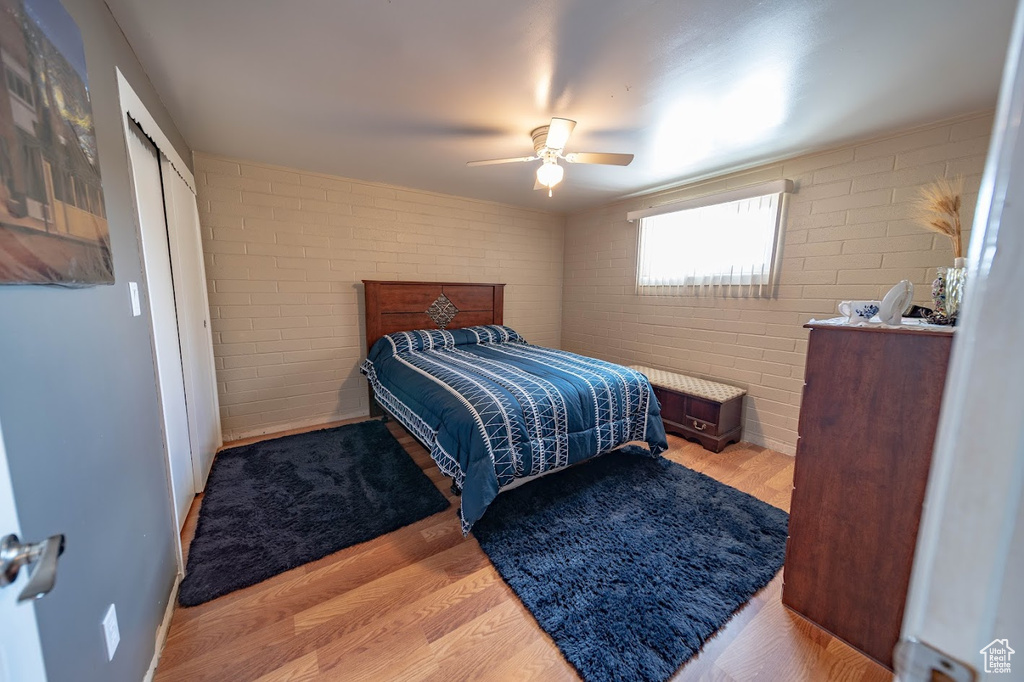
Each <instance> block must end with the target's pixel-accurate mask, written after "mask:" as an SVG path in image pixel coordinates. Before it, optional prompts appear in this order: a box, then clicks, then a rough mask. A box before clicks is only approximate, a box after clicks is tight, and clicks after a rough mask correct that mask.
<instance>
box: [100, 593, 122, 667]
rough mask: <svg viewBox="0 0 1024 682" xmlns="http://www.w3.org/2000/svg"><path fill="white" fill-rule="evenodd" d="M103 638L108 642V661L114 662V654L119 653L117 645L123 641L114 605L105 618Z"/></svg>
mask: <svg viewBox="0 0 1024 682" xmlns="http://www.w3.org/2000/svg"><path fill="white" fill-rule="evenodd" d="M103 638H104V639H105V640H106V642H107V660H108V661H112V660H114V652H115V651H117V645H118V643H119V642H120V641H121V633H120V631H119V630H118V629H117V611H116V610H115V609H114V605H113V604H111V605H110V608H109V609H107V613H106V615H104V616H103Z"/></svg>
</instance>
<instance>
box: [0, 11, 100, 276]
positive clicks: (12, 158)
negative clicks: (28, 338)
mask: <svg viewBox="0 0 1024 682" xmlns="http://www.w3.org/2000/svg"><path fill="white" fill-rule="evenodd" d="M0 67H2V70H3V73H2V77H0V284H60V285H65V286H88V285H92V284H112V283H113V282H114V268H113V261H112V258H111V253H110V231H109V228H108V226H107V217H106V209H105V206H104V201H103V186H102V183H101V181H100V168H99V157H98V155H97V151H96V133H95V130H94V128H93V120H92V104H91V103H90V100H89V80H88V75H87V73H86V69H85V49H84V46H83V44H82V34H81V32H80V31H79V30H78V26H77V25H76V24H75V21H74V19H72V18H71V15H69V14H68V13H67V11H66V10H65V9H64V7H63V5H61V3H60V0H0Z"/></svg>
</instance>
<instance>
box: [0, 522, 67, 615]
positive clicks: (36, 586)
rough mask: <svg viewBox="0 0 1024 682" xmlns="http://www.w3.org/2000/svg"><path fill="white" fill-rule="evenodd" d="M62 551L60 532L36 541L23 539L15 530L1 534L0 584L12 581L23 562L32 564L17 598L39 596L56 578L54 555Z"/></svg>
mask: <svg viewBox="0 0 1024 682" xmlns="http://www.w3.org/2000/svg"><path fill="white" fill-rule="evenodd" d="M63 553H64V536H63V535H53V536H51V537H48V538H47V539H45V540H43V541H42V542H36V543H31V542H26V543H22V542H20V541H19V540H18V536H17V535H14V534H11V535H8V536H6V537H4V539H3V540H0V587H5V586H7V585H10V584H11V583H13V582H14V581H15V580H16V579H17V577H18V573H19V572H20V571H21V567H22V566H27V565H29V564H35V567H34V568H33V569H32V572H31V573H29V576H28V583H27V584H26V585H25V589H23V590H22V591H21V594H19V595H18V601H27V600H29V599H39V598H40V597H42V596H43V595H44V594H46V593H47V592H49V591H50V590H52V589H53V586H54V584H55V583H56V582H57V558H58V557H60V555H61V554H63Z"/></svg>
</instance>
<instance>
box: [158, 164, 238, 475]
mask: <svg viewBox="0 0 1024 682" xmlns="http://www.w3.org/2000/svg"><path fill="white" fill-rule="evenodd" d="M160 168H161V170H162V171H163V185H164V205H165V206H166V208H167V224H168V226H170V227H172V229H170V230H169V231H168V234H169V235H170V245H171V274H172V275H173V278H174V300H175V304H176V306H177V312H178V338H180V339H181V359H182V363H183V366H184V368H185V401H186V404H187V406H188V427H189V432H190V434H191V443H192V472H193V478H194V482H195V489H196V492H199V491H201V490H202V489H203V488H205V487H206V477H207V475H209V473H210V466H211V465H212V464H213V456H214V455H215V454H216V453H217V448H219V447H220V446H221V445H222V443H223V441H222V438H221V431H220V414H219V413H220V407H219V405H218V401H217V381H216V371H215V369H214V364H213V337H212V335H211V331H210V302H209V298H208V297H207V293H206V268H205V267H204V266H203V243H202V239H201V236H200V232H199V210H198V208H197V206H196V197H195V195H194V194H193V193H192V190H191V189H189V186H188V184H186V183H185V181H184V180H183V179H182V178H181V176H180V175H178V173H177V171H175V169H174V166H173V165H171V162H170V161H168V160H167V157H166V156H164V155H163V154H161V155H160Z"/></svg>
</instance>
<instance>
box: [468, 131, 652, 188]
mask: <svg viewBox="0 0 1024 682" xmlns="http://www.w3.org/2000/svg"><path fill="white" fill-rule="evenodd" d="M575 127H576V121H573V120H570V119H568V118H553V119H551V123H550V124H549V125H546V126H541V127H540V128H535V129H534V130H533V132H531V133H530V136H531V137H532V138H533V150H534V155H533V156H518V157H515V158H512V159H489V160H487V161H470V162H469V163H467V164H466V165H467V166H494V165H497V164H499V163H521V162H523V161H537V160H541V161H543V163H542V164H541V165H540V168H538V169H537V181H536V182H535V183H534V185H533V188H534V189H544V188H547V190H548V196H551V188H552V187H554V186H555V185H557V184H558V183H560V182H561V181H562V176H563V175H564V174H565V169H564V168H562V167H561V166H559V165H558V160H559V159H564V160H565V161H566V162H567V163H599V164H604V165H608V166H628V165H629V164H630V163H631V162H632V161H633V155H632V154H603V153H598V152H569V153H568V154H565V153H564V152H565V145H567V144H568V143H569V135H571V134H572V129H573V128H575Z"/></svg>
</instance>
